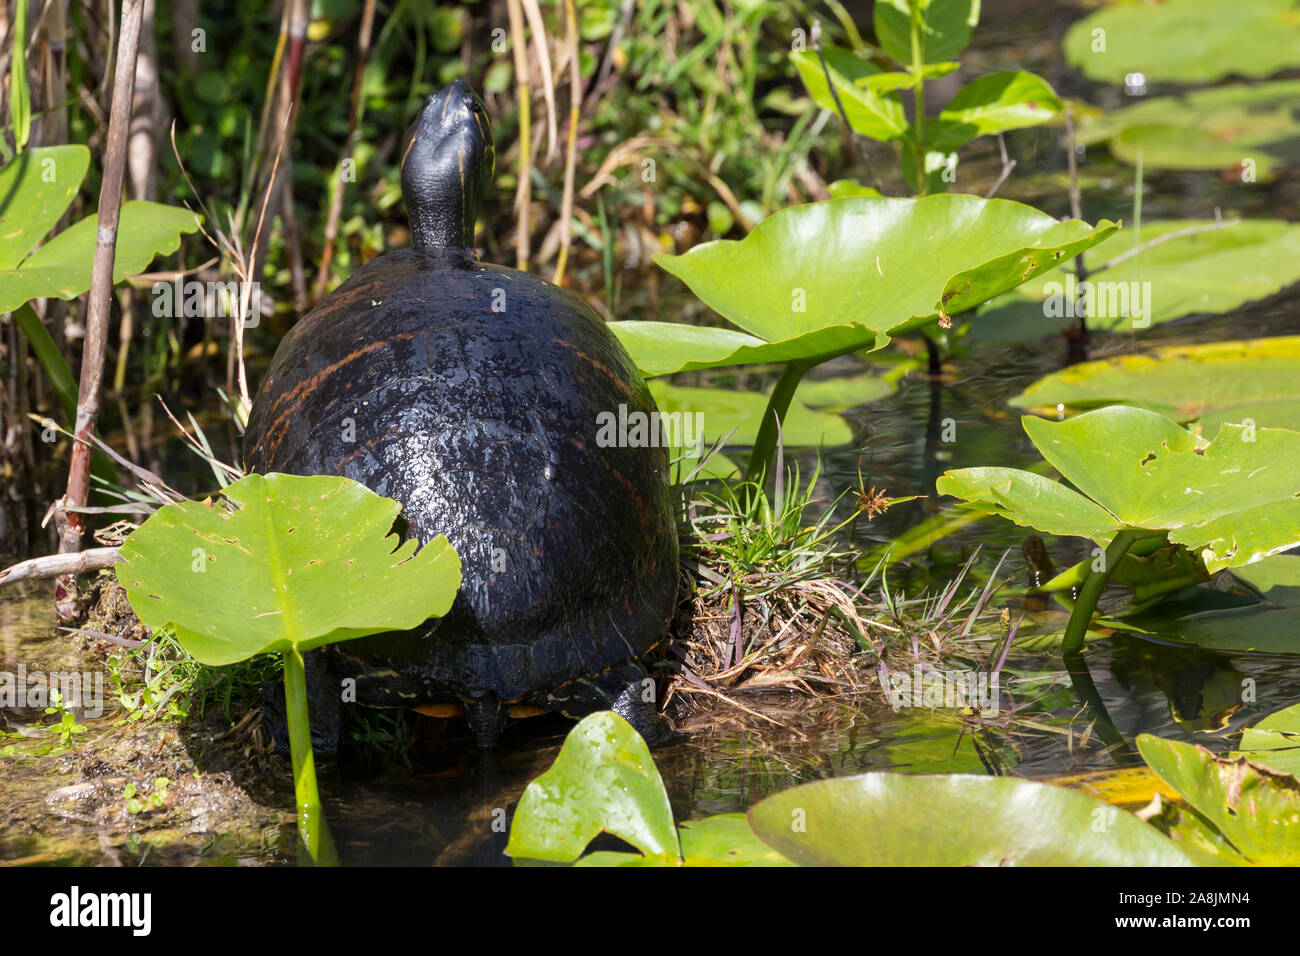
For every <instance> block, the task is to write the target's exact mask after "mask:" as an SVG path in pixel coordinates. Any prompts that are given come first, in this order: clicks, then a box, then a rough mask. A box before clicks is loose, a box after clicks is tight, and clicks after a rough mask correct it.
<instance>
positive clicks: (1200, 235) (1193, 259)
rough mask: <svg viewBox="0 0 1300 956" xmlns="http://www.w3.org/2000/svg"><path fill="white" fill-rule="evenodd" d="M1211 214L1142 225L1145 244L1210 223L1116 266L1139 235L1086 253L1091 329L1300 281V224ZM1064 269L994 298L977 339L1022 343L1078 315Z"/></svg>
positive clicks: (1245, 297) (1154, 318) (1158, 318)
mask: <svg viewBox="0 0 1300 956" xmlns="http://www.w3.org/2000/svg"><path fill="white" fill-rule="evenodd" d="M1214 225H1215V224H1214V223H1213V221H1210V220H1170V221H1166V222H1147V223H1143V224H1142V235H1141V240H1142V242H1143V243H1144V244H1145V243H1147V242H1149V241H1151V240H1153V239H1156V238H1158V237H1160V236H1166V235H1170V234H1172V233H1175V232H1181V231H1184V230H1187V229H1208V230H1209V231H1199V232H1195V233H1192V234H1188V235H1184V236H1181V237H1179V238H1174V239H1169V240H1168V241H1163V242H1160V243H1158V244H1156V245H1153V246H1150V247H1148V248H1147V249H1145V250H1143V251H1142V252H1140V253H1138V254H1137V255H1136V256H1133V257H1131V258H1127V259H1125V260H1124V261H1123V262H1118V263H1117V264H1116V265H1115V266H1113V267H1111V268H1104V265H1105V263H1107V262H1108V261H1113V260H1115V259H1117V258H1118V257H1119V256H1120V255H1122V254H1125V253H1128V252H1129V251H1131V250H1132V249H1133V243H1134V238H1133V236H1132V234H1119V235H1116V236H1112V237H1111V238H1109V239H1107V240H1106V241H1105V242H1102V243H1100V244H1099V245H1098V246H1097V247H1096V248H1095V249H1094V250H1093V251H1092V252H1090V253H1089V254H1088V257H1087V258H1088V264H1089V272H1090V274H1089V276H1088V282H1089V283H1090V285H1089V287H1088V288H1089V290H1090V293H1091V295H1090V301H1089V303H1088V306H1087V310H1086V311H1087V313H1088V327H1089V328H1090V329H1094V330H1096V329H1104V330H1110V331H1121V330H1122V331H1130V330H1133V329H1139V330H1140V329H1145V328H1147V327H1149V326H1151V325H1159V324H1161V323H1164V322H1170V321H1172V320H1174V319H1178V318H1182V317H1183V316H1187V315H1197V314H1202V313H1206V314H1217V313H1222V312H1230V311H1232V310H1233V309H1236V308H1238V307H1239V306H1241V305H1244V304H1245V303H1247V302H1253V301H1256V300H1258V299H1263V298H1266V297H1267V296H1270V295H1273V294H1274V293H1276V292H1279V291H1281V290H1282V289H1284V288H1285V287H1287V286H1289V285H1291V284H1292V283H1294V282H1296V281H1298V280H1300V226H1295V225H1292V224H1290V223H1286V222H1282V221H1275V220H1248V221H1245V222H1238V223H1235V224H1229V225H1225V226H1223V227H1222V228H1213V226H1214ZM1073 282H1074V278H1073V276H1072V275H1067V270H1065V269H1055V270H1053V271H1051V272H1047V273H1044V274H1043V275H1042V276H1041V277H1040V278H1038V279H1037V280H1036V281H1034V282H1029V283H1026V284H1025V285H1023V286H1021V287H1020V288H1019V289H1016V290H1015V291H1014V292H1012V293H1011V294H1009V295H1005V296H1002V297H1001V298H999V299H997V300H995V301H993V302H991V303H989V304H988V305H987V306H986V307H985V308H983V309H981V310H980V312H979V317H978V319H977V320H976V321H975V322H974V323H973V325H972V334H971V338H972V339H973V340H979V341H988V340H991V341H1003V342H1013V341H1017V342H1018V341H1025V340H1028V339H1035V338H1040V337H1043V336H1047V335H1055V334H1056V333H1057V332H1059V331H1060V330H1061V329H1064V328H1065V327H1066V326H1067V325H1070V324H1072V323H1073V322H1074V321H1075V318H1074V316H1073V315H1072V314H1071V313H1070V312H1068V311H1067V307H1068V306H1069V300H1070V298H1071V296H1070V290H1075V291H1078V289H1079V287H1078V286H1075V285H1073Z"/></svg>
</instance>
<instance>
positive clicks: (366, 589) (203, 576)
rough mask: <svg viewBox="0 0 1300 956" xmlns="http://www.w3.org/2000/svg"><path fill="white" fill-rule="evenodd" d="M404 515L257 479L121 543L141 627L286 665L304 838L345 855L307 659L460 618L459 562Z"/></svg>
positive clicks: (307, 485)
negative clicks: (310, 712)
mask: <svg viewBox="0 0 1300 956" xmlns="http://www.w3.org/2000/svg"><path fill="white" fill-rule="evenodd" d="M399 511H400V506H399V505H398V504H397V502H395V501H393V500H391V499H389V498H383V497H381V496H379V495H377V494H375V493H374V492H372V491H370V490H369V489H367V488H366V487H365V486H364V485H361V484H359V483H357V482H355V481H352V480H350V479H348V478H338V477H332V476H313V477H300V476H295V475H281V474H269V475H248V476H246V477H244V478H241V479H240V480H239V481H237V482H235V483H233V484H231V485H229V486H228V487H226V488H225V489H223V490H222V492H221V496H220V498H219V499H217V500H215V501H214V500H211V499H208V500H205V501H202V502H197V501H186V502H180V503H177V504H170V505H167V506H165V507H163V508H161V509H159V510H158V512H157V513H155V514H154V515H153V516H151V517H150V518H149V519H148V520H147V521H146V522H145V523H144V524H142V525H141V526H140V527H139V528H137V529H136V530H135V531H134V532H132V534H131V535H130V537H128V538H127V540H126V543H125V544H123V545H122V560H121V563H120V564H118V566H117V576H118V580H119V581H120V582H121V584H122V587H123V588H124V589H125V590H126V593H127V596H128V598H129V599H130V602H131V607H132V609H133V610H134V611H135V613H136V614H137V615H138V616H139V618H140V620H141V622H142V623H144V624H145V625H146V626H147V627H149V628H151V629H153V630H161V629H164V628H165V629H169V630H171V631H172V632H173V633H174V634H175V636H176V640H177V641H178V642H179V643H180V644H181V646H182V647H184V648H185V650H186V651H187V652H188V653H189V654H190V655H192V656H193V657H194V658H195V659H196V660H198V661H200V662H201V663H204V664H209V665H214V666H215V665H223V664H233V663H237V662H239V661H244V660H247V659H248V658H251V657H253V656H255V655H258V654H268V653H279V654H280V656H281V658H282V659H283V661H284V689H285V711H286V715H287V718H288V724H289V745H290V752H291V755H292V761H293V776H294V790H295V795H296V799H297V806H298V824H299V832H300V835H301V837H302V839H303V842H304V844H305V846H306V847H307V849H308V850H309V852H310V853H311V856H312V858H313V859H315V860H318V861H322V862H328V861H330V860H331V859H332V857H333V847H332V844H331V843H330V839H329V834H328V830H327V828H326V827H325V821H324V817H323V815H322V812H321V806H320V795H319V793H318V791H317V787H316V769H315V761H314V758H313V756H312V748H311V729H310V726H309V721H308V716H307V684H306V675H305V672H304V670H303V657H302V655H303V653H304V652H306V651H308V650H311V649H312V648H316V647H322V646H324V645H326V644H332V643H336V642H338V641H346V640H352V639H354V638H358V637H365V636H366V635H368V634H375V633H379V632H381V631H390V630H405V629H408V628H412V627H415V626H417V625H419V624H421V623H423V622H424V621H426V620H428V619H429V618H432V617H440V616H441V615H443V614H445V613H446V612H447V610H448V609H449V608H450V607H451V602H452V600H453V598H454V597H455V595H456V592H457V590H459V588H460V559H459V558H458V557H457V556H456V552H455V551H453V550H452V548H451V545H450V544H448V542H447V539H446V538H444V537H442V536H439V537H437V538H435V539H433V540H432V541H430V542H429V543H428V544H426V545H425V546H424V547H422V548H419V550H418V551H417V550H416V549H417V547H418V542H416V541H415V540H414V539H408V540H407V541H405V542H400V541H399V540H398V539H397V537H396V536H394V535H392V529H393V522H394V520H395V519H396V518H397V515H398V512H399Z"/></svg>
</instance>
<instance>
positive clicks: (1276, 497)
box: [938, 405, 1300, 573]
mask: <svg viewBox="0 0 1300 956" xmlns="http://www.w3.org/2000/svg"><path fill="white" fill-rule="evenodd" d="M1021 422H1022V424H1023V426H1024V429H1025V432H1026V433H1027V434H1028V435H1029V438H1030V440H1031V441H1033V443H1034V445H1035V447H1037V448H1038V450H1039V452H1040V453H1042V455H1043V457H1044V458H1045V459H1047V461H1048V463H1050V464H1051V465H1052V466H1053V467H1054V468H1056V470H1057V471H1059V472H1060V473H1061V475H1062V476H1063V477H1064V478H1065V479H1066V480H1067V481H1069V482H1070V483H1071V484H1073V485H1074V486H1075V488H1077V489H1078V491H1079V492H1080V493H1081V495H1083V496H1086V497H1087V498H1089V499H1091V503H1093V504H1095V505H1097V506H1100V508H1102V509H1104V510H1105V511H1106V512H1108V513H1109V514H1110V515H1112V516H1113V518H1114V521H1115V522H1117V523H1118V526H1122V527H1123V528H1126V529H1135V530H1145V531H1152V532H1157V531H1163V532H1166V533H1167V535H1168V539H1169V541H1170V542H1172V543H1173V544H1179V545H1182V546H1184V547H1186V548H1187V549H1188V550H1190V551H1192V552H1193V553H1196V554H1199V556H1200V558H1201V560H1202V561H1203V562H1204V564H1205V567H1206V570H1207V571H1208V572H1210V573H1214V572H1216V571H1219V570H1222V569H1223V568H1231V567H1239V566H1242V565H1246V564H1250V563H1252V562H1254V561H1258V560H1260V559H1261V558H1264V557H1266V556H1268V555H1270V554H1276V553H1278V552H1280V551H1285V550H1287V549H1288V548H1291V547H1295V546H1297V545H1300V499H1298V498H1297V496H1296V485H1295V477H1294V475H1295V472H1296V470H1297V469H1300V432H1292V431H1287V430H1284V429H1280V428H1260V429H1255V428H1247V427H1242V426H1238V425H1230V424H1224V425H1222V426H1221V427H1220V429H1219V433H1218V436H1217V437H1216V438H1215V439H1214V441H1212V442H1206V441H1205V440H1204V439H1202V438H1200V437H1198V436H1197V435H1195V434H1193V433H1192V432H1189V431H1187V430H1186V429H1184V428H1181V427H1179V426H1178V425H1177V424H1175V423H1174V422H1171V421H1169V420H1168V419H1167V418H1165V417H1163V416H1161V415H1158V414H1156V413H1155V412H1151V411H1147V410H1146V409H1141V408H1133V407H1130V406H1124V405H1113V406H1110V407H1108V408H1102V409H1098V410H1096V411H1092V412H1087V413H1085V414H1083V415H1078V416H1076V417H1074V418H1070V419H1067V420H1066V421H1063V422H1050V421H1046V420H1044V419H1041V418H1033V417H1029V416H1027V417H1025V418H1023V419H1021ZM1051 485H1052V483H1051V482H1046V483H1044V481H1043V479H1042V478H1041V476H1038V475H1034V474H1033V473H1032V472H1026V471H1018V470H1016V469H1010V468H1007V469H961V470H958V471H952V472H948V473H947V474H945V475H944V476H942V477H941V478H940V480H939V484H938V488H939V490H940V491H942V492H944V493H947V494H954V495H956V496H957V497H960V498H964V499H967V500H971V501H976V502H980V503H987V504H990V505H992V506H993V507H995V508H996V509H997V511H998V512H999V513H1000V514H1002V515H1003V516H1004V517H1007V518H1010V519H1011V520H1012V521H1015V522H1016V523H1017V524H1024V525H1028V526H1030V527H1035V528H1038V529H1039V530H1043V531H1049V532H1052V533H1057V534H1086V535H1088V536H1089V537H1092V538H1093V539H1094V540H1105V539H1106V538H1107V537H1109V536H1110V534H1111V533H1112V532H1113V531H1114V530H1115V529H1116V527H1117V525H1116V524H1111V525H1109V526H1107V525H1104V524H1103V523H1102V520H1101V516H1100V513H1099V512H1097V511H1093V510H1091V509H1087V508H1085V507H1084V506H1083V505H1082V504H1081V503H1080V502H1079V501H1077V500H1075V498H1076V497H1078V496H1075V497H1071V496H1070V495H1069V494H1066V493H1065V491H1066V490H1065V489H1060V490H1053V489H1052V487H1051ZM1090 526H1091V527H1090ZM1068 528H1074V529H1077V530H1062V529H1068Z"/></svg>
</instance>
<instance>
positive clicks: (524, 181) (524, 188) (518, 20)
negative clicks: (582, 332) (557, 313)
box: [506, 0, 533, 272]
mask: <svg viewBox="0 0 1300 956" xmlns="http://www.w3.org/2000/svg"><path fill="white" fill-rule="evenodd" d="M506 10H507V12H508V14H509V18H510V49H511V51H512V52H513V54H514V60H515V88H516V90H517V92H518V98H519V182H518V184H517V186H516V188H515V217H516V225H515V266H516V267H517V268H518V269H519V270H520V271H521V272H527V271H528V258H529V252H530V249H529V235H528V207H529V206H530V205H531V204H532V199H533V179H532V165H533V154H532V141H531V129H530V127H531V124H532V90H531V88H530V86H529V83H528V48H527V46H526V43H527V42H528V36H527V33H526V32H525V30H524V11H523V7H522V6H521V3H520V0H506Z"/></svg>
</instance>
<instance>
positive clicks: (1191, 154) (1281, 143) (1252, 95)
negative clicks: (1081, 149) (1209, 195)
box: [1078, 80, 1300, 182]
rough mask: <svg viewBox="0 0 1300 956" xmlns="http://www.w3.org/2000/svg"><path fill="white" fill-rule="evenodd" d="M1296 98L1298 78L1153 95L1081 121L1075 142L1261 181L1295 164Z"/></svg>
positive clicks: (1149, 162) (1299, 132) (1299, 131)
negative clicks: (1150, 97)
mask: <svg viewBox="0 0 1300 956" xmlns="http://www.w3.org/2000/svg"><path fill="white" fill-rule="evenodd" d="M1297 99H1300V81H1297V80H1281V81H1277V82H1273V83H1260V84H1258V85H1255V86H1242V85H1237V86H1223V87H1216V88H1213V89H1207V90H1195V91H1193V92H1190V93H1180V94H1178V95H1176V96H1160V97H1154V98H1152V99H1148V100H1143V101H1141V102H1138V103H1136V104H1134V105H1133V106H1128V107H1125V108H1124V109H1120V110H1116V111H1114V112H1113V113H1107V114H1105V115H1104V116H1101V117H1096V118H1087V119H1085V121H1084V122H1082V123H1081V124H1080V126H1079V131H1078V140H1079V142H1080V143H1082V144H1084V145H1092V144H1094V143H1103V142H1104V143H1107V144H1108V146H1109V148H1110V151H1111V153H1112V154H1113V155H1114V156H1115V157H1116V158H1117V159H1120V160H1122V161H1124V162H1126V163H1129V164H1130V165H1133V164H1136V162H1137V156H1138V153H1139V152H1141V154H1142V163H1143V166H1144V167H1145V168H1147V169H1218V170H1231V171H1232V173H1234V174H1235V178H1237V179H1240V180H1246V179H1247V174H1248V173H1249V174H1250V176H1251V177H1253V181H1258V182H1265V181H1268V180H1271V179H1273V178H1275V177H1276V175H1277V169H1278V167H1279V166H1283V165H1294V164H1295V163H1297V162H1300V120H1298V119H1297V116H1296V112H1295V109H1294V107H1295V103H1296V100H1297ZM1248 181H1250V180H1248Z"/></svg>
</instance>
